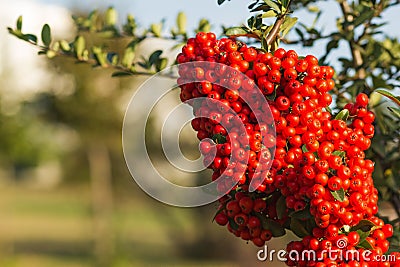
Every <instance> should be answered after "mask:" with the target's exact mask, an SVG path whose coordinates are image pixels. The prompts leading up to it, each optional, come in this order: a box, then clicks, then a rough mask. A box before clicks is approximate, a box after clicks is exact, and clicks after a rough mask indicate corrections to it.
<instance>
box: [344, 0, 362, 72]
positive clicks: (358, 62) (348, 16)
mask: <svg viewBox="0 0 400 267" xmlns="http://www.w3.org/2000/svg"><path fill="white" fill-rule="evenodd" d="M339 4H340V8H341V10H342V13H343V17H344V20H345V24H347V25H346V26H345V27H344V30H345V31H346V32H352V31H354V26H353V25H351V22H353V20H354V16H353V15H352V10H351V7H350V5H349V3H348V2H347V1H346V0H342V1H340V2H339ZM356 44H357V43H356V41H355V40H354V37H353V38H352V39H351V40H349V45H350V50H351V54H352V57H353V62H354V68H355V69H356V71H357V73H356V77H357V78H358V79H365V78H366V76H367V74H366V70H365V68H363V67H361V66H362V65H363V58H362V54H361V51H360V50H359V49H358V48H357V47H356Z"/></svg>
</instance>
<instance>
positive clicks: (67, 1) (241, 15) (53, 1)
mask: <svg viewBox="0 0 400 267" xmlns="http://www.w3.org/2000/svg"><path fill="white" fill-rule="evenodd" d="M0 1H4V0H0ZM31 1H36V2H38V3H42V4H48V5H55V6H61V7H66V8H77V9H83V10H87V11H90V10H93V9H100V10H101V9H103V10H104V9H105V8H107V7H109V6H114V7H115V8H116V10H117V11H118V12H119V14H120V16H119V19H120V22H121V23H123V22H124V20H125V18H126V15H127V14H128V13H130V14H133V15H134V16H135V18H136V19H137V21H138V22H139V24H140V25H141V26H143V27H147V26H149V25H150V24H151V23H154V22H159V21H161V20H162V19H165V21H166V26H167V28H170V27H171V26H174V25H175V18H176V15H177V13H178V12H179V11H184V12H185V13H186V15H187V18H188V29H194V28H195V27H196V25H197V23H198V21H199V20H200V19H201V18H207V19H209V21H210V22H211V23H212V25H213V29H212V30H213V31H215V32H217V33H221V25H225V26H236V25H240V24H241V23H243V22H245V21H246V20H247V18H248V17H249V12H248V11H247V6H248V4H249V3H251V2H252V1H243V0H231V1H229V2H228V1H227V2H225V3H224V4H223V5H222V6H218V5H217V0H201V1H200V0H152V1H148V0H144V1H143V0H114V1H111V0H85V1H81V0H31ZM318 5H319V6H320V7H321V9H322V10H323V11H324V12H323V14H322V17H321V19H320V22H319V23H320V24H321V26H323V27H324V28H325V29H326V31H327V32H329V31H330V30H332V29H334V28H335V24H336V18H337V17H338V16H339V14H340V10H339V8H338V4H337V2H336V1H333V0H329V1H320V3H319V4H318ZM398 14H400V6H397V7H396V8H393V9H392V10H390V11H389V12H386V13H384V14H383V16H384V19H385V20H386V21H387V22H388V25H386V26H385V28H384V30H385V31H388V32H390V33H391V36H394V37H397V38H399V39H400V31H399V30H398V25H399V24H400V16H398ZM294 16H297V17H299V18H300V21H302V22H305V23H306V24H307V23H308V24H309V23H311V21H312V20H313V17H311V16H310V13H308V12H305V11H297V12H295V13H294ZM321 47H323V48H324V49H321ZM295 49H296V50H297V51H298V52H299V54H309V53H312V54H315V55H317V56H320V55H322V54H323V52H324V51H325V43H321V45H320V46H319V47H314V48H311V49H310V48H307V49H303V48H301V47H295ZM335 53H336V54H337V55H333V57H338V56H340V50H339V51H336V52H335Z"/></svg>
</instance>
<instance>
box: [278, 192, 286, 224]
mask: <svg viewBox="0 0 400 267" xmlns="http://www.w3.org/2000/svg"><path fill="white" fill-rule="evenodd" d="M285 213H286V199H285V197H284V196H280V197H279V198H278V200H277V201H276V214H277V216H278V218H279V219H282V218H283V215H285Z"/></svg>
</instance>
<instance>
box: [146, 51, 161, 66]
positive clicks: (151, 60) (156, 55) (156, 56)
mask: <svg viewBox="0 0 400 267" xmlns="http://www.w3.org/2000/svg"><path fill="white" fill-rule="evenodd" d="M162 53H163V51H162V50H156V51H154V52H153V53H152V54H151V55H150V57H149V64H150V65H151V66H152V65H154V64H155V63H156V62H157V61H158V60H159V59H160V56H161V54H162Z"/></svg>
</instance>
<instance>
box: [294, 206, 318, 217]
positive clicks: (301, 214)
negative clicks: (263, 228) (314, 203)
mask: <svg viewBox="0 0 400 267" xmlns="http://www.w3.org/2000/svg"><path fill="white" fill-rule="evenodd" d="M289 217H291V218H295V219H310V218H312V216H311V213H310V207H309V206H306V207H305V208H304V209H302V210H298V211H293V212H291V213H290V214H289Z"/></svg>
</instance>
